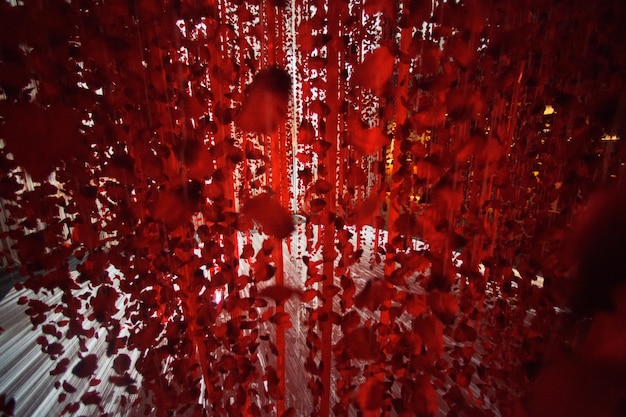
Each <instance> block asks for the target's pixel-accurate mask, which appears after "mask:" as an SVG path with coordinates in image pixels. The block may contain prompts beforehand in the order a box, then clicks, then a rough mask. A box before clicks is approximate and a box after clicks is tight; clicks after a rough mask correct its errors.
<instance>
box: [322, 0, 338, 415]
mask: <svg viewBox="0 0 626 417" xmlns="http://www.w3.org/2000/svg"><path fill="white" fill-rule="evenodd" d="M339 4H340V3H339V2H337V1H332V0H330V1H329V2H328V34H329V35H330V36H331V37H332V40H331V41H330V42H329V43H328V45H327V48H328V50H327V74H326V83H327V87H326V100H327V104H328V107H329V109H330V111H329V113H328V116H327V123H326V140H327V141H328V142H330V148H329V152H328V153H327V157H326V163H327V167H326V168H327V172H328V174H327V176H328V178H329V179H332V180H333V181H331V183H335V186H336V187H338V186H339V185H338V184H337V183H336V180H337V155H338V141H337V134H338V126H337V125H338V118H339V103H338V99H337V97H338V80H339V65H340V62H339V51H338V42H339V34H340V33H339V31H340V28H339V22H340V19H341V16H340V9H339V7H338V6H339ZM331 176H332V177H331ZM336 192H337V190H336V189H335V190H334V191H332V192H330V193H328V197H327V199H328V201H327V204H326V210H327V211H328V219H327V221H326V224H325V225H324V236H323V247H322V253H323V257H324V267H323V270H324V278H325V279H324V281H323V284H322V286H323V290H322V293H324V294H327V295H326V299H325V301H324V305H323V310H324V312H325V313H326V314H327V315H329V314H330V313H331V312H332V310H333V302H334V297H333V296H331V294H332V292H330V291H326V290H327V289H330V288H332V287H333V286H334V281H335V271H334V259H335V256H334V252H335V223H334V221H333V219H334V216H335V215H336V212H337V210H336ZM320 323H321V327H322V329H321V330H322V362H321V364H320V365H321V366H322V386H323V390H324V391H323V394H322V398H321V403H320V409H319V416H320V417H328V416H329V415H330V397H331V388H332V381H331V375H332V369H333V364H332V345H333V340H332V335H333V331H332V330H333V324H332V322H331V320H330V319H327V320H325V321H322V322H320Z"/></svg>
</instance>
